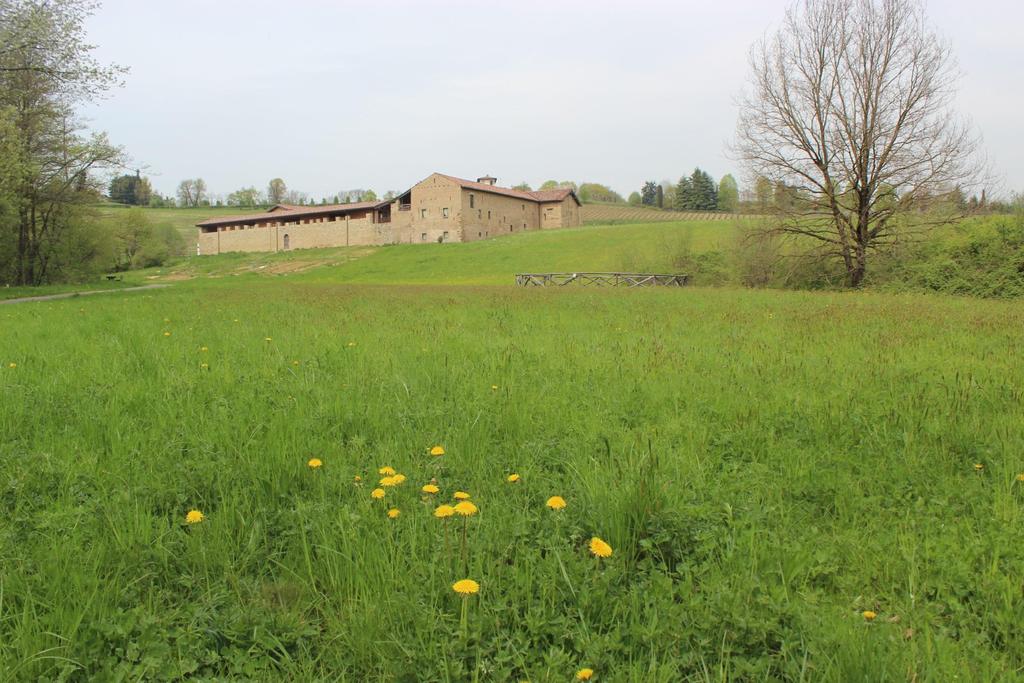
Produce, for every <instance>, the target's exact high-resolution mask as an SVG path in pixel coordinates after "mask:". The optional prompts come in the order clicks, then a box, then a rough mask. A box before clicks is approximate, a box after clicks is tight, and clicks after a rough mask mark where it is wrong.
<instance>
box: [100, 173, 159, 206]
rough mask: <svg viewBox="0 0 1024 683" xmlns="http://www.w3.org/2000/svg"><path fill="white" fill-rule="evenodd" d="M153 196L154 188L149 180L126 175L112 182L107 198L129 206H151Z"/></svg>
mask: <svg viewBox="0 0 1024 683" xmlns="http://www.w3.org/2000/svg"><path fill="white" fill-rule="evenodd" d="M152 194H153V188H152V186H151V185H150V184H149V179H148V178H143V177H141V176H140V175H139V174H138V173H136V174H135V175H131V174H125V175H121V176H118V177H116V178H114V179H113V180H111V181H110V188H109V190H108V192H107V196H108V197H110V200H111V201H114V202H117V203H118V204H128V205H129V206H149V202H150V199H151V197H152Z"/></svg>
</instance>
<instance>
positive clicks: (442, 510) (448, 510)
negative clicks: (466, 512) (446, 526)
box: [434, 505, 455, 519]
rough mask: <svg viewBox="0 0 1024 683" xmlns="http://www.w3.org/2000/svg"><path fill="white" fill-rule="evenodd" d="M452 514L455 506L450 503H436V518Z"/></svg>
mask: <svg viewBox="0 0 1024 683" xmlns="http://www.w3.org/2000/svg"><path fill="white" fill-rule="evenodd" d="M454 514H455V508H453V507H452V506H451V505H438V506H437V509H436V510H434V516H435V517H437V518H438V519H444V518H446V517H451V516H452V515H454Z"/></svg>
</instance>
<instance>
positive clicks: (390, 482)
mask: <svg viewBox="0 0 1024 683" xmlns="http://www.w3.org/2000/svg"><path fill="white" fill-rule="evenodd" d="M377 483H379V484H380V485H381V486H387V487H390V486H394V485H395V483H396V482H395V478H394V477H384V478H383V479H381V480H380V481H379V482H377Z"/></svg>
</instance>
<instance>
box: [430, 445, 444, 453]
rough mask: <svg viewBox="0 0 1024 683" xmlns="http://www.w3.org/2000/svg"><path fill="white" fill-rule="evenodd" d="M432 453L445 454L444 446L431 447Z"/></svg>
mask: <svg viewBox="0 0 1024 683" xmlns="http://www.w3.org/2000/svg"><path fill="white" fill-rule="evenodd" d="M430 454H431V455H444V446H434V447H433V448H431V449H430Z"/></svg>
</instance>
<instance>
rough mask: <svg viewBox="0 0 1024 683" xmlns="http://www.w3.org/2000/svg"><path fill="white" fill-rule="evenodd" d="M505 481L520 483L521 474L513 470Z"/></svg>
mask: <svg viewBox="0 0 1024 683" xmlns="http://www.w3.org/2000/svg"><path fill="white" fill-rule="evenodd" d="M505 481H507V482H508V483H510V484H518V483H519V475H518V474H515V473H514V472H513V473H512V474H510V475H508V476H507V477H505Z"/></svg>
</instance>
